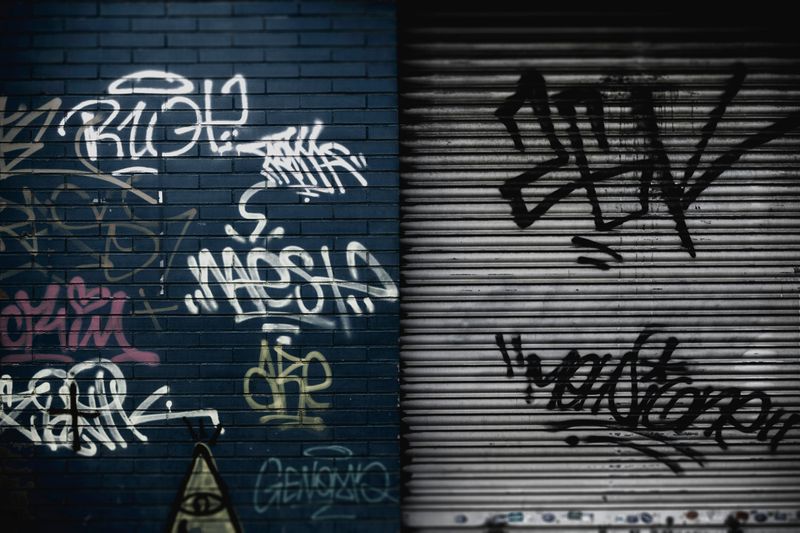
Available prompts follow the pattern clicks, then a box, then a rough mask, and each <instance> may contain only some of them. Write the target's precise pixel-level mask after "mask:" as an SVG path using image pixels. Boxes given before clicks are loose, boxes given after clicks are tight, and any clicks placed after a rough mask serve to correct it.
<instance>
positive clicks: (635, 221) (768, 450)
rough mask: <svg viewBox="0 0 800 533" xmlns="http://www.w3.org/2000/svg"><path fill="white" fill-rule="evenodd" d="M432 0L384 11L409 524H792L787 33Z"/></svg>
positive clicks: (795, 512) (799, 428) (794, 427)
mask: <svg viewBox="0 0 800 533" xmlns="http://www.w3.org/2000/svg"><path fill="white" fill-rule="evenodd" d="M437 6H438V5H437V4H433V5H432V6H428V8H427V9H424V10H423V9H419V8H418V7H419V6H417V5H415V7H414V8H411V7H407V8H405V12H402V10H403V6H401V19H400V35H401V51H400V61H401V63H400V64H401V72H400V79H401V109H402V115H401V117H402V118H401V120H402V126H401V127H402V130H401V139H402V140H401V146H402V159H401V161H402V169H401V172H402V183H403V185H402V218H401V225H402V235H403V237H402V266H401V271H402V272H401V277H402V288H401V294H402V298H401V300H402V304H401V305H402V310H403V320H402V335H401V361H402V368H401V378H402V401H401V408H402V413H403V420H404V424H405V426H404V427H405V433H404V439H405V442H404V446H405V447H404V450H405V451H404V474H405V491H404V492H405V495H404V500H403V509H404V520H405V523H406V525H407V526H408V527H409V528H410V529H412V530H415V531H416V530H419V531H424V530H427V529H437V530H440V529H441V530H460V529H466V528H470V527H482V528H484V529H486V528H488V530H491V531H502V530H505V529H506V528H508V529H513V528H515V527H521V528H525V527H542V528H545V527H547V528H552V529H555V530H572V529H575V528H580V527H586V528H589V529H592V528H594V529H595V530H596V529H597V528H598V527H599V528H609V527H611V528H613V527H621V526H624V527H627V528H629V529H630V528H632V527H648V528H656V527H661V526H663V527H669V526H674V527H676V528H677V527H684V528H685V527H710V526H716V527H719V528H724V530H726V531H727V530H730V531H737V530H738V528H740V527H741V526H753V525H759V526H764V527H772V528H776V527H785V528H788V529H789V530H795V531H796V530H798V528H800V504H799V503H798V502H800V392H799V391H800V355H799V352H800V350H799V349H798V341H799V340H800V334H799V332H798V323H799V322H798V278H797V273H798V271H800V269H798V266H800V231H798V229H799V228H800V209H798V207H800V150H798V149H799V148H800V59H798V58H800V53H798V52H800V46H798V42H797V38H796V37H795V36H794V35H793V34H794V33H796V32H794V31H793V30H791V29H789V30H787V28H785V27H784V26H783V25H781V24H770V23H769V21H768V20H767V19H765V18H763V17H761V18H758V17H756V19H755V20H745V19H744V18H742V17H730V20H729V21H728V20H725V21H722V22H720V21H719V20H716V21H714V24H711V23H710V22H709V20H708V19H707V18H703V17H699V18H693V17H691V16H684V15H678V14H675V13H666V14H665V13H645V12H638V13H612V12H595V13H583V12H581V13H577V12H575V13H569V12H556V11H545V12H532V11H527V12H523V11H510V10H504V9H503V4H502V3H497V2H493V3H492V5H491V7H486V6H484V8H483V9H482V10H480V11H478V10H473V11H470V10H468V9H466V8H465V7H464V6H460V7H458V9H455V8H454V9H449V8H447V7H444V8H439V7H437ZM648 530H649V529H648Z"/></svg>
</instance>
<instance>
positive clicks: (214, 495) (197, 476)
mask: <svg viewBox="0 0 800 533" xmlns="http://www.w3.org/2000/svg"><path fill="white" fill-rule="evenodd" d="M168 523H169V528H168V529H167V531H169V532H170V533H240V532H241V531H242V528H241V526H240V525H239V521H238V519H237V518H236V512H235V511H234V509H233V505H232V503H231V500H230V496H229V495H228V490H227V488H226V487H225V483H224V482H223V481H222V478H221V477H220V475H219V472H218V471H217V466H216V463H215V462H214V457H213V456H212V455H211V450H210V449H209V447H208V446H207V445H206V444H204V443H202V442H198V443H196V444H195V445H194V454H193V456H192V464H191V466H190V467H189V471H188V472H187V473H186V476H185V477H184V480H183V484H182V485H181V488H180V490H179V491H178V495H177V497H176V499H175V503H174V505H173V507H172V513H171V516H170V521H169V522H168Z"/></svg>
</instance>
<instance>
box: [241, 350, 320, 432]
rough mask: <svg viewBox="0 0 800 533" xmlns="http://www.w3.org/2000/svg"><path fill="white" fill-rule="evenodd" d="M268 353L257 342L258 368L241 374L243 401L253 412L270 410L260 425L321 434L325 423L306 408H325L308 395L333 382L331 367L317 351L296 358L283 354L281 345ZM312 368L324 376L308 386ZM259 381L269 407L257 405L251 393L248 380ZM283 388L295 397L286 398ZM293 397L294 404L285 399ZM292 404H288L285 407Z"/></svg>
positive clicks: (262, 404) (261, 404) (288, 396)
mask: <svg viewBox="0 0 800 533" xmlns="http://www.w3.org/2000/svg"><path fill="white" fill-rule="evenodd" d="M272 353H273V354H272V355H271V353H270V349H269V344H268V343H267V341H266V340H262V341H261V354H260V356H259V361H258V366H255V367H253V368H251V369H250V370H248V371H247V373H246V374H245V375H244V399H245V400H246V401H247V404H248V405H249V406H250V407H251V408H252V409H255V410H257V411H270V413H269V414H266V415H264V416H262V417H261V418H260V421H261V423H262V424H267V423H269V422H277V424H278V426H279V427H282V428H289V427H297V426H300V427H302V428H305V429H311V430H314V431H322V430H323V429H325V423H324V422H323V420H322V417H319V416H309V415H307V414H306V411H307V410H308V409H327V408H328V407H329V406H330V404H328V403H327V402H317V401H315V400H314V399H313V398H312V397H311V394H312V393H314V392H318V391H322V390H325V389H327V388H328V387H330V386H331V383H333V380H332V379H331V367H330V365H329V364H328V361H327V360H326V359H325V356H324V355H322V354H321V353H320V352H316V351H314V352H308V353H307V354H306V356H305V357H303V358H299V357H295V356H293V355H291V354H289V353H287V352H286V351H285V350H284V349H283V346H282V345H280V344H278V345H277V346H276V347H275V348H274V349H273V350H272ZM312 365H316V366H317V368H316V369H314V370H315V374H316V375H321V376H324V378H323V379H322V380H321V381H319V382H318V383H310V382H309V375H310V374H311V370H312V369H313V368H312ZM257 378H261V379H263V380H264V381H265V382H266V384H267V385H268V386H269V393H268V395H269V396H270V397H271V399H272V401H271V402H270V403H269V404H264V403H260V402H258V401H257V400H256V399H255V398H254V394H253V393H252V392H251V385H250V384H251V381H252V380H253V379H257ZM287 385H291V386H293V387H296V390H297V393H296V395H294V394H291V389H290V394H291V395H287V390H286V388H287ZM294 398H297V400H296V401H295V402H289V401H288V400H289V399H294ZM290 403H291V404H296V405H289V404H290Z"/></svg>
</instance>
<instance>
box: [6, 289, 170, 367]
mask: <svg viewBox="0 0 800 533" xmlns="http://www.w3.org/2000/svg"><path fill="white" fill-rule="evenodd" d="M60 294H61V286H60V285H50V286H49V287H47V290H46V291H45V294H44V297H43V298H42V300H41V302H39V304H38V305H36V304H34V303H31V299H30V296H29V295H28V293H27V292H26V291H24V290H19V291H17V293H16V294H15V295H14V298H15V303H12V304H11V305H7V306H6V307H5V308H3V310H2V312H0V347H2V348H3V349H4V350H7V351H13V352H18V353H12V354H8V355H4V356H3V357H2V358H0V361H2V362H4V363H19V362H27V361H59V362H68V363H71V362H74V361H75V359H74V358H73V357H72V355H69V353H70V352H76V351H78V350H80V349H81V348H87V347H94V348H113V347H114V344H116V347H118V348H119V349H120V350H121V351H120V353H119V354H117V355H115V356H113V357H111V358H110V359H111V361H113V362H115V363H120V362H126V361H133V362H138V363H148V364H157V363H158V362H159V356H158V354H156V353H153V352H145V351H141V350H138V349H136V348H134V347H133V346H132V345H131V343H130V341H128V338H127V337H126V336H125V332H124V331H123V327H122V317H123V313H124V308H125V302H126V300H127V299H128V295H127V294H125V292H124V291H117V292H114V293H112V292H111V290H109V289H108V288H107V287H102V286H101V287H95V288H93V289H87V288H86V284H85V283H84V281H83V278H80V277H78V276H76V277H74V278H72V280H70V282H69V284H68V285H67V286H66V295H65V298H64V299H66V304H65V305H60V306H59V305H58V304H59V303H60V302H59V300H61V299H62V298H60ZM104 318H105V321H104V320H103V319H104ZM45 335H47V336H51V337H52V336H53V335H58V341H59V346H60V348H61V353H39V352H38V351H37V349H36V346H35V345H36V342H35V341H36V338H37V337H42V336H45ZM112 340H113V342H111V341H112Z"/></svg>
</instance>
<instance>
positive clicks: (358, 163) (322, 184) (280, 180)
mask: <svg viewBox="0 0 800 533" xmlns="http://www.w3.org/2000/svg"><path fill="white" fill-rule="evenodd" d="M322 128H323V124H322V122H319V121H317V122H315V123H314V126H313V127H312V128H310V129H309V128H308V127H307V126H302V127H300V128H299V129H298V128H294V127H291V128H287V129H285V130H283V131H282V132H280V133H276V134H275V135H269V136H267V137H263V138H262V139H261V141H260V142H255V143H247V144H240V145H238V146H237V147H236V152H237V153H239V154H241V153H247V154H253V155H259V156H262V157H264V166H263V169H262V170H261V175H262V176H264V177H265V178H266V180H265V181H262V182H260V183H257V184H256V185H253V187H251V189H263V188H264V187H280V186H282V185H286V186H289V187H296V188H299V189H300V190H299V191H298V192H297V194H298V195H300V196H303V197H304V198H303V201H304V202H308V201H310V200H311V198H318V197H319V195H320V194H335V193H336V192H337V191H338V192H339V193H341V194H344V193H345V192H346V190H345V187H344V184H342V180H341V179H340V178H339V173H338V172H337V170H340V171H343V172H347V173H349V174H350V175H352V176H353V177H354V178H355V179H356V181H357V182H358V183H359V184H360V185H362V186H366V185H367V180H366V179H365V178H364V176H362V175H361V173H360V172H359V171H358V170H359V169H361V168H366V166H367V161H366V159H365V158H364V156H363V155H362V154H358V155H353V154H351V153H350V150H348V149H347V147H345V146H343V145H342V144H339V143H336V142H327V143H323V144H321V145H319V144H317V140H318V139H319V136H320V133H322ZM252 194H253V193H250V192H249V191H248V193H245V195H247V197H248V198H250V197H251V196H252ZM242 198H243V201H244V196H243V197H242ZM244 203H246V201H244Z"/></svg>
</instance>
